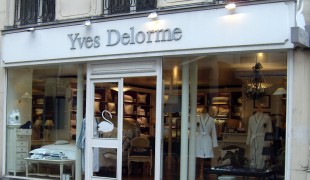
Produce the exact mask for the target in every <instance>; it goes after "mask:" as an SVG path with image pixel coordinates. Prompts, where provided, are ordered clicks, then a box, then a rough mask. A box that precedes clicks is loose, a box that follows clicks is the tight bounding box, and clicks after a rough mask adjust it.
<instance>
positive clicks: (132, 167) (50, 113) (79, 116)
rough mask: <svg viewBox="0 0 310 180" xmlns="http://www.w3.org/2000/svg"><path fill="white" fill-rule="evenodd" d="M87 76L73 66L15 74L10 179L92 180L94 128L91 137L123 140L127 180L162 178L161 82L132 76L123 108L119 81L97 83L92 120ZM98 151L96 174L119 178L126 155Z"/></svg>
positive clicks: (9, 96)
mask: <svg viewBox="0 0 310 180" xmlns="http://www.w3.org/2000/svg"><path fill="white" fill-rule="evenodd" d="M77 72H83V73H82V74H78V73H77ZM85 72H86V69H85V66H84V65H65V64H64V65H51V66H35V67H23V68H9V69H8V93H7V127H6V128H7V143H6V145H7V146H6V158H7V159H10V161H7V163H6V174H8V175H14V176H22V177H30V178H40V177H44V178H59V177H61V178H66V177H70V178H71V179H74V177H75V176H76V175H77V176H80V177H84V174H85V172H84V169H85V167H87V165H86V164H85V161H84V160H85V157H84V153H85V151H84V150H85V148H86V147H85V138H86V132H85V127H86V123H91V124H93V131H94V133H93V134H92V136H91V137H90V138H92V139H96V140H106V141H108V143H111V142H112V140H118V139H119V140H120V142H121V144H122V148H121V150H122V151H121V155H122V156H121V158H122V161H120V162H121V163H122V166H121V167H122V168H121V170H122V176H123V177H122V179H126V178H128V179H132V178H133V179H137V178H147V179H154V168H155V158H154V157H155V124H156V114H155V112H156V77H155V76H150V77H125V78H124V84H123V95H124V96H123V98H122V99H123V104H122V105H120V104H119V102H120V101H119V99H120V97H119V86H120V84H119V83H118V82H114V81H112V82H110V81H107V82H106V81H102V82H96V83H94V84H93V85H94V87H93V90H94V92H93V94H94V98H93V99H92V100H90V101H89V102H92V105H93V107H94V108H93V110H94V112H93V117H94V118H93V119H91V120H87V119H86V118H85V117H86V116H85V113H86V111H85V110H86V104H87V103H86V97H87V96H86V84H85V79H86V74H85ZM88 93H91V92H88ZM119 106H123V111H124V112H123V113H120V112H119V109H120V108H119ZM119 115H122V116H123V118H121V119H122V120H123V123H122V127H123V129H122V136H117V133H118V132H119V124H118V121H117V120H118V116H119ZM92 151H93V152H92V154H93V157H92V162H93V163H94V164H93V165H92V167H93V171H92V175H93V176H97V177H109V178H115V177H116V175H117V168H116V166H117V164H118V161H117V160H118V158H117V157H118V156H119V155H118V152H119V151H118V149H116V148H109V147H104V146H100V147H98V144H95V145H94V148H93V149H92ZM79 167H80V168H79ZM81 167H82V168H81ZM77 171H78V172H79V173H77V174H76V172H77Z"/></svg>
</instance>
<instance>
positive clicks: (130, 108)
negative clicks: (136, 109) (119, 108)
mask: <svg viewBox="0 0 310 180" xmlns="http://www.w3.org/2000/svg"><path fill="white" fill-rule="evenodd" d="M124 106H125V107H124V109H125V114H133V105H131V104H125V105H124Z"/></svg>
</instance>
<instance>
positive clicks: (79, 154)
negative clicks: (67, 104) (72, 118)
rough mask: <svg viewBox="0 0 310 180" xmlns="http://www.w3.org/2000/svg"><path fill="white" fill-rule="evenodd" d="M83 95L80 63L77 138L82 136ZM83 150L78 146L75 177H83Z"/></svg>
mask: <svg viewBox="0 0 310 180" xmlns="http://www.w3.org/2000/svg"><path fill="white" fill-rule="evenodd" d="M83 95H84V75H83V65H82V64H80V65H78V69H77V102H76V103H77V105H76V139H77V138H78V137H79V136H80V131H81V127H82V121H83V99H84V98H83ZM81 174H82V151H81V149H80V148H76V161H75V179H76V180H81V177H82V175H81Z"/></svg>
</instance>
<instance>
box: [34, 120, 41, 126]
mask: <svg viewBox="0 0 310 180" xmlns="http://www.w3.org/2000/svg"><path fill="white" fill-rule="evenodd" d="M41 125H42V119H37V120H36V122H35V123H34V125H33V127H36V128H38V127H41Z"/></svg>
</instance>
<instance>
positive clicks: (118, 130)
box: [83, 78, 123, 179]
mask: <svg viewBox="0 0 310 180" xmlns="http://www.w3.org/2000/svg"><path fill="white" fill-rule="evenodd" d="M90 82H91V83H90V86H88V87H89V91H88V93H87V106H86V108H87V109H86V113H87V114H86V119H85V120H84V121H83V125H86V137H91V138H90V139H89V140H88V141H86V146H85V147H86V148H87V149H86V153H85V157H86V158H85V164H86V166H85V167H86V168H88V169H87V170H85V176H86V177H85V179H102V178H104V179H121V175H122V129H123V121H122V119H123V118H122V117H123V106H122V104H123V78H117V79H97V80H91V81H90Z"/></svg>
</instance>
